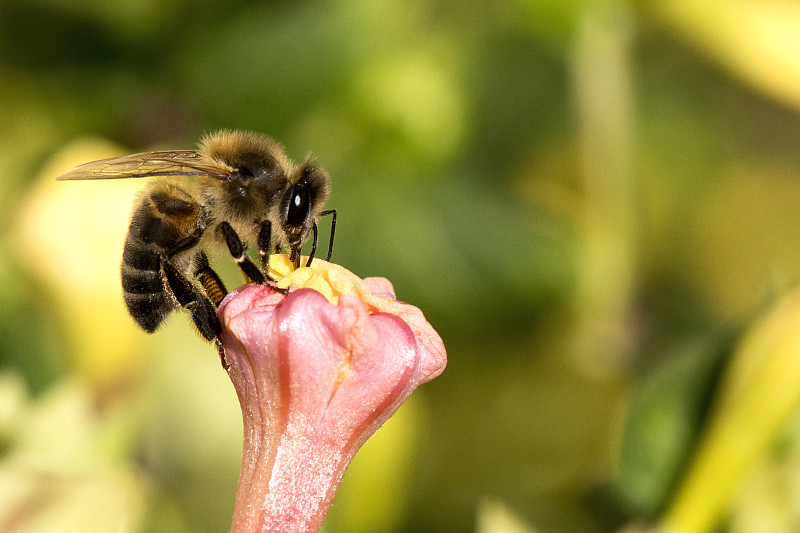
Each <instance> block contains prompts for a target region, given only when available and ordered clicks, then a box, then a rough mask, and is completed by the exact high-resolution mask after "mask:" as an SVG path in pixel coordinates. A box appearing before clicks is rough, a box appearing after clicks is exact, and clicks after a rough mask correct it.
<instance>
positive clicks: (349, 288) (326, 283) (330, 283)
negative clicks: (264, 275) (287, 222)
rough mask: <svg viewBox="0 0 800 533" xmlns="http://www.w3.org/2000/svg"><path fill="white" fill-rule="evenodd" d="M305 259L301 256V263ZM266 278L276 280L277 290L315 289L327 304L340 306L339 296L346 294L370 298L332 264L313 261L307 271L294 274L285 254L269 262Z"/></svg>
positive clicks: (357, 281) (351, 277) (360, 284)
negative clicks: (293, 287) (290, 287)
mask: <svg viewBox="0 0 800 533" xmlns="http://www.w3.org/2000/svg"><path fill="white" fill-rule="evenodd" d="M306 260H307V258H306V257H305V256H303V257H302V258H301V263H305V262H306ZM269 275H270V276H271V277H272V279H274V280H277V285H278V287H280V288H282V289H285V288H288V287H289V286H290V285H294V286H295V287H297V288H298V289H304V288H309V289H314V290H316V291H318V292H320V293H321V294H322V295H323V296H325V298H327V299H328V301H329V302H330V303H332V304H333V305H336V304H338V303H339V296H340V295H342V294H349V295H353V296H357V297H358V298H360V299H362V300H364V299H365V298H368V297H369V296H371V293H370V290H369V289H368V288H367V286H366V285H365V284H364V281H363V280H362V279H361V278H359V277H358V276H356V275H355V274H353V273H352V272H350V271H349V270H347V269H346V268H344V267H341V266H339V265H337V264H335V263H328V262H327V261H323V260H322V259H317V258H314V261H313V262H312V263H311V266H310V267H305V266H303V267H300V268H298V269H296V270H295V268H294V266H293V265H292V262H291V261H289V256H288V255H287V254H275V255H271V256H270V258H269Z"/></svg>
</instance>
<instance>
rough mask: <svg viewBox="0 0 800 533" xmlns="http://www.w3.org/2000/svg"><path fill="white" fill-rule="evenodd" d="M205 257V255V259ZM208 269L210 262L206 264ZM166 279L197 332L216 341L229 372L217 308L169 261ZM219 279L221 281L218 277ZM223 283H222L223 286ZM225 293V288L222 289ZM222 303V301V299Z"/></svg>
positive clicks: (166, 264)
mask: <svg viewBox="0 0 800 533" xmlns="http://www.w3.org/2000/svg"><path fill="white" fill-rule="evenodd" d="M204 257H205V256H204V255H203V258H204ZM205 265H206V267H208V262H207V261H206V262H205ZM163 268H164V277H165V278H166V281H167V285H169V289H170V290H171V291H172V294H173V295H174V296H175V300H177V302H178V304H179V305H180V306H181V307H183V308H184V309H186V310H188V311H189V314H190V316H191V317H192V321H193V322H194V325H195V327H196V328H197V331H198V332H200V335H202V336H203V338H204V339H206V340H207V341H214V344H215V345H216V347H217V353H219V357H220V361H221V363H222V367H223V368H224V369H225V370H226V371H227V370H229V369H230V366H231V365H230V364H229V363H228V361H227V360H226V358H225V348H223V346H222V340H221V339H220V336H221V335H222V326H221V325H220V322H219V318H217V306H216V305H215V303H214V302H212V301H211V300H210V299H209V298H208V297H207V296H206V295H204V294H202V293H201V292H200V291H199V290H198V289H197V287H195V286H194V285H193V284H192V283H191V282H190V281H189V280H188V279H186V277H185V276H184V275H183V274H181V273H180V271H178V269H176V268H175V267H174V266H172V263H170V262H169V261H164V262H163ZM208 270H209V271H210V272H211V273H213V275H214V276H215V277H216V273H214V271H213V270H211V268H210V267H208ZM217 279H219V278H218V277H217ZM221 283H222V282H220V285H221ZM222 290H223V291H224V290H225V288H224V286H223V287H222ZM220 301H221V299H220Z"/></svg>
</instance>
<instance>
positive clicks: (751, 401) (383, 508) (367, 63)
mask: <svg viewBox="0 0 800 533" xmlns="http://www.w3.org/2000/svg"><path fill="white" fill-rule="evenodd" d="M799 109H800V7H798V4H796V3H794V2H790V1H788V0H786V1H781V0H770V1H768V2H763V1H758V0H737V1H736V2H723V1H722V0H698V1H691V0H659V1H656V2H638V3H637V2H625V1H622V0H603V1H600V2H565V1H562V0H542V1H532V2H528V1H525V0H506V1H489V2H466V1H456V2H440V1H431V0H425V1H423V0H400V1H395V2H388V1H385V0H378V1H374V2H354V1H349V2H348V1H339V2H321V1H316V2H252V1H250V2H248V1H243V0H238V1H233V2H208V1H203V0H198V1H196V2H181V1H176V0H135V1H134V0H120V1H117V2H99V1H92V2H75V1H71V0H55V1H53V0H24V1H23V0H1V1H0V117H1V118H0V126H2V127H0V178H1V179H0V196H2V198H3V209H2V210H0V227H2V232H1V233H0V338H2V343H0V364H1V365H2V366H1V367H0V531H2V532H6V531H8V532H23V531H24V532H34V531H36V532H38V531H81V532H86V531H119V532H206V531H208V532H211V531H226V530H228V529H229V527H230V520H231V515H232V510H233V498H234V495H235V492H236V483H237V479H238V467H239V458H240V447H241V420H240V414H239V411H238V405H237V403H236V399H235V394H234V391H233V388H232V387H231V385H230V382H229V381H228V378H227V376H226V375H225V374H224V372H222V371H221V369H220V367H219V361H218V358H217V355H216V353H215V351H214V350H213V348H211V347H209V346H207V345H205V344H204V343H202V342H201V341H200V340H199V339H198V338H197V336H196V334H194V333H193V331H192V328H191V327H190V325H189V324H188V320H187V318H186V317H185V316H183V317H182V316H178V315H177V314H176V316H174V317H172V318H171V319H170V320H169V321H168V324H167V325H166V326H165V327H164V328H163V329H162V330H160V331H159V332H157V334H155V335H153V336H147V335H145V334H144V333H142V332H139V331H138V330H136V329H135V328H134V326H133V324H132V321H131V320H130V319H129V318H128V317H127V316H126V315H125V311H124V307H123V303H122V299H121V297H120V288H119V280H118V264H119V258H120V251H121V247H122V242H123V238H124V235H125V228H126V225H127V217H128V214H129V212H130V209H131V203H132V201H133V200H132V199H133V196H134V194H135V193H134V191H135V190H136V189H138V188H139V187H140V186H141V185H142V183H141V182H137V183H132V182H134V181H136V180H128V182H124V183H123V182H110V183H109V182H103V183H100V182H91V183H89V182H81V183H76V182H71V183H56V182H55V181H54V180H53V177H54V176H55V175H57V174H58V173H60V172H63V171H65V170H67V169H68V168H70V167H71V166H73V165H76V164H79V163H83V162H86V161H90V160H94V159H99V158H102V157H110V156H114V155H122V154H125V153H131V152H136V151H146V150H152V149H165V148H166V149H187V148H191V147H193V146H194V145H195V143H196V142H197V140H198V139H199V138H200V137H201V136H202V135H203V134H204V133H205V132H208V131H213V130H215V129H217V128H241V129H251V130H255V131H259V132H263V133H267V134H269V135H272V136H274V137H275V138H277V139H278V140H280V141H281V142H282V143H283V144H285V145H286V147H287V151H288V153H289V154H290V156H292V157H294V158H295V159H300V158H301V157H302V156H303V155H304V154H305V153H307V152H312V153H313V154H314V155H315V156H316V157H317V158H318V160H319V161H320V162H321V164H322V165H323V166H324V167H325V168H326V169H327V170H328V171H329V172H330V174H331V175H332V177H333V194H332V197H331V199H330V201H329V203H328V206H329V207H335V208H336V209H337V210H338V213H339V219H338V224H337V233H336V236H337V238H336V248H335V251H334V255H333V260H334V261H335V262H337V263H339V264H341V265H343V266H345V267H347V268H348V269H350V270H352V271H353V272H355V273H356V274H358V275H360V276H362V277H366V276H385V277H387V278H389V279H390V280H391V281H392V282H393V283H394V286H395V289H396V291H397V295H398V297H399V298H400V299H401V300H403V301H407V302H410V303H413V304H414V305H417V306H418V307H420V308H421V309H422V310H423V312H424V313H425V314H426V316H427V318H428V319H429V321H430V322H431V323H432V324H433V325H434V327H435V328H436V329H437V330H438V331H439V333H440V334H441V336H442V338H443V339H444V342H445V346H446V348H447V352H448V356H449V363H448V367H447V369H446V371H445V372H444V374H443V375H442V376H441V377H439V378H438V379H436V380H434V381H433V382H431V383H429V384H426V385H425V386H423V387H421V388H420V389H419V390H418V391H417V392H415V394H414V395H413V396H412V398H411V399H410V400H409V402H408V403H407V404H406V405H405V406H403V407H402V408H401V409H400V411H399V413H398V414H397V415H396V416H395V417H394V418H392V419H391V420H390V421H389V423H388V424H387V425H386V426H385V427H384V428H382V429H381V430H380V431H379V432H378V433H377V435H376V436H375V437H374V438H373V439H372V440H371V441H370V442H369V443H368V444H367V445H366V446H365V447H364V449H362V451H361V452H359V454H358V456H357V457H356V459H355V461H354V463H353V465H352V468H351V470H350V471H349V472H348V474H347V475H346V476H345V479H344V482H343V484H342V486H341V488H340V490H339V493H338V495H337V498H336V500H335V502H334V506H333V508H332V509H331V511H330V513H329V516H328V519H327V521H326V524H325V531H326V532H328V533H335V532H351V531H356V532H358V531H364V532H366V531H370V532H376V531H377V532H381V531H383V532H401V531H403V532H405V531H435V532H439V531H441V532H450V531H453V532H462V531H480V532H483V533H489V532H505V531H528V532H533V531H540V532H555V533H559V532H589V533H592V532H606V531H620V530H626V531H644V530H648V529H649V528H657V527H660V526H663V527H665V528H672V530H673V531H677V532H694V531H697V532H703V531H717V530H721V531H731V532H749V531H787V532H788V531H797V524H798V523H800V440H798V434H800V416H798V415H799V413H798V412H797V396H798V395H799V394H800V372H799V371H797V369H795V368H794V366H793V365H800V362H798V361H800V342H799V341H798V339H797V338H796V336H797V335H798V333H797V332H798V331H800V319H799V318H798V317H797V313H796V312H795V311H796V309H800V306H799V305H798V304H797V303H796V300H797V297H796V294H795V293H794V292H793V291H794V290H795V287H796V286H797V281H798V278H800V234H799V232H798V228H800V113H799V112H798V111H799ZM323 224H327V222H323ZM323 235H327V234H326V233H325V230H324V229H323ZM215 265H216V266H217V268H218V269H219V271H220V272H221V273H222V275H223V277H224V278H225V279H226V281H227V283H228V285H229V286H233V285H235V284H236V283H237V280H238V279H239V278H238V277H237V272H236V271H235V269H234V268H233V267H232V266H231V264H230V261H226V258H225V257H219V258H217V260H216V262H215Z"/></svg>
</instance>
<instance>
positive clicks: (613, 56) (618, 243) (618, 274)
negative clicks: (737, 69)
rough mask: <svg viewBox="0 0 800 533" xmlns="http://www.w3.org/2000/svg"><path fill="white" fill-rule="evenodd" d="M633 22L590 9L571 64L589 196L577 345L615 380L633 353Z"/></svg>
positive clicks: (607, 5)
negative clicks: (631, 47)
mask: <svg viewBox="0 0 800 533" xmlns="http://www.w3.org/2000/svg"><path fill="white" fill-rule="evenodd" d="M630 21H631V17H630V15H629V13H628V6H627V4H626V3H624V2H618V1H605V2H599V3H592V4H588V5H587V6H586V8H585V9H584V10H583V15H582V19H581V20H580V23H579V24H578V30H577V35H576V42H575V48H574V61H573V69H574V70H573V80H574V90H575V98H576V103H577V112H578V120H579V124H580V136H581V156H582V174H581V176H582V184H583V192H584V194H585V196H584V202H585V204H584V206H583V209H581V210H580V213H581V217H582V218H581V219H580V220H579V231H580V238H581V241H582V242H581V247H580V249H579V257H578V267H577V270H578V279H577V287H576V293H575V300H574V305H575V310H576V314H577V316H576V328H577V331H576V334H575V339H576V341H577V343H578V346H577V347H578V354H579V356H580V358H581V360H580V363H581V366H582V367H584V368H587V369H589V370H592V371H594V372H600V373H608V372H609V371H610V372H611V373H612V374H613V372H614V370H615V369H618V368H619V366H620V364H622V363H623V362H624V359H625V356H626V355H627V353H628V352H629V351H630V344H631V340H630V339H631V336H630V332H629V331H628V327H629V315H630V302H631V298H632V294H633V290H634V289H633V287H634V283H635V279H634V278H635V269H636V260H635V243H634V238H635V232H634V226H635V224H634V223H635V220H634V214H635V213H634V190H633V189H634V185H633V169H632V166H633V165H632V152H633V148H632V138H633V134H632V131H631V130H632V128H631V115H632V102H633V97H632V90H631V82H630V78H631V76H630V64H631V60H630V55H631V51H630V42H631V36H632V33H633V32H632V26H631V23H630Z"/></svg>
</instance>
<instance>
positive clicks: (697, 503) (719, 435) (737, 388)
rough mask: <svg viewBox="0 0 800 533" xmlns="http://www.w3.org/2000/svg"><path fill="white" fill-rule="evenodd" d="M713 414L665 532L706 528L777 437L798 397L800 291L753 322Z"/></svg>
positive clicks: (710, 528)
mask: <svg viewBox="0 0 800 533" xmlns="http://www.w3.org/2000/svg"><path fill="white" fill-rule="evenodd" d="M720 391H721V395H720V397H719V398H717V401H716V404H715V407H716V410H715V412H714V417H713V419H712V422H711V424H710V425H709V427H708V430H707V432H706V434H705V436H704V438H703V441H702V442H701V444H700V447H699V449H698V452H697V453H696V455H695V458H694V461H693V463H692V465H691V467H690V469H689V471H688V474H687V476H686V478H685V479H684V481H683V483H682V485H681V486H680V487H679V490H678V492H677V496H676V498H675V500H674V503H673V504H672V506H671V507H670V508H669V509H668V511H667V513H666V514H665V516H664V519H663V520H662V525H663V531H667V532H675V533H678V532H679V533H707V532H709V531H714V530H715V527H716V526H717V524H718V522H719V521H720V519H721V518H722V517H723V516H724V515H725V514H726V513H727V511H728V509H729V507H730V505H731V500H732V499H733V498H734V497H735V496H736V494H737V492H738V491H739V488H740V487H741V485H742V483H743V482H744V481H745V480H746V478H747V476H749V475H750V473H751V472H752V470H753V469H754V468H755V467H756V465H757V464H758V462H759V461H761V460H762V458H763V457H764V456H765V455H766V453H767V452H768V450H769V447H770V446H771V445H772V443H773V442H774V441H775V438H776V436H777V435H778V432H779V431H780V429H781V427H782V425H783V424H784V423H785V422H786V420H787V418H788V417H789V416H790V414H791V413H792V412H793V411H794V410H795V409H797V404H798V400H800V290H796V291H795V292H793V293H791V294H789V295H788V296H786V297H785V298H784V299H783V300H782V301H781V302H780V303H779V304H778V305H777V306H776V307H775V308H774V309H773V310H772V311H771V312H770V313H769V315H768V316H767V317H766V318H764V319H763V320H762V321H761V322H760V323H758V324H756V325H755V326H754V327H753V328H752V329H751V330H750V332H749V333H748V335H747V336H746V337H745V339H744V341H743V342H742V345H741V346H740V348H739V349H738V350H737V352H736V354H735V356H734V359H733V361H732V364H731V365H730V367H729V369H728V372H727V374H726V376H725V381H724V382H723V386H722V387H720Z"/></svg>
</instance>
